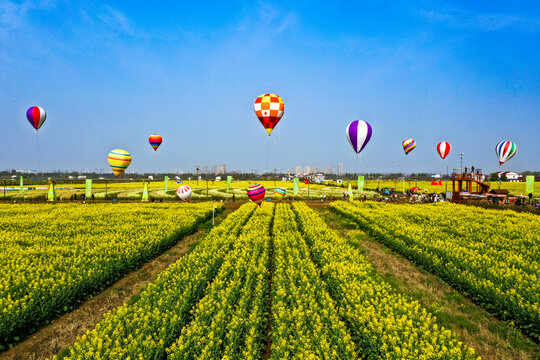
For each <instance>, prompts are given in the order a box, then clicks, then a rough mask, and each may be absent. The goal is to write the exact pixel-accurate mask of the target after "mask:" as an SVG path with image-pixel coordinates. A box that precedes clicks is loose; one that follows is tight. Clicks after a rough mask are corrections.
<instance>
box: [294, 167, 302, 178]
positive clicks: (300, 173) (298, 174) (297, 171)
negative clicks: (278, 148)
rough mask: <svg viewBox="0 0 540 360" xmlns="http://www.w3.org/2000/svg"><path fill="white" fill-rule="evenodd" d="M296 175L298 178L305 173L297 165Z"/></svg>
mask: <svg viewBox="0 0 540 360" xmlns="http://www.w3.org/2000/svg"><path fill="white" fill-rule="evenodd" d="M294 173H295V174H296V176H302V175H303V174H304V172H303V170H302V166H300V165H297V166H296V171H295V172H294Z"/></svg>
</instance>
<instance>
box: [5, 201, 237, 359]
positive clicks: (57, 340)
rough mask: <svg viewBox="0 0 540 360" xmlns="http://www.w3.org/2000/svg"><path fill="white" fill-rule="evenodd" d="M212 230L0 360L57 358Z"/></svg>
mask: <svg viewBox="0 0 540 360" xmlns="http://www.w3.org/2000/svg"><path fill="white" fill-rule="evenodd" d="M231 211H232V209H229V208H228V209H227V210H225V211H223V212H222V213H221V214H219V215H217V216H216V219H215V221H216V225H217V224H218V223H219V222H221V221H222V220H223V219H224V218H225V217H226V216H227V214H228V213H230V212H231ZM211 226H212V219H210V220H208V221H207V222H206V223H204V224H202V225H201V226H200V227H199V230H197V231H196V232H195V233H193V234H191V235H188V236H185V237H183V238H182V239H180V240H179V241H178V243H176V244H175V245H173V246H172V247H171V248H170V249H169V250H167V251H165V252H164V253H163V254H161V255H159V256H158V257H156V258H154V259H153V260H151V261H150V262H147V263H146V264H144V265H143V266H141V267H140V268H139V269H137V270H135V271H132V272H131V273H129V274H127V275H126V276H124V277H123V278H122V279H120V280H118V281H117V282H115V283H114V284H112V285H111V286H109V287H108V288H106V289H105V290H103V291H102V292H101V293H99V294H97V295H96V296H94V297H93V298H92V299H90V300H88V301H86V302H84V303H82V304H81V305H80V306H79V307H77V308H76V309H75V310H73V311H71V312H70V313H67V314H64V315H62V316H60V317H58V318H57V319H55V320H53V321H52V322H51V323H50V324H49V325H46V326H44V327H42V328H41V329H40V330H38V331H37V332H36V333H34V334H32V335H30V336H29V337H28V338H27V339H26V340H24V341H22V342H20V343H19V344H17V345H15V346H14V347H13V348H12V349H10V350H8V351H6V352H4V353H1V354H0V360H37V359H45V358H48V357H51V356H53V355H55V354H57V353H58V352H59V351H60V350H62V349H64V348H66V347H68V346H69V345H71V344H72V343H73V342H75V340H76V339H77V337H78V336H80V335H82V334H84V333H85V332H86V331H87V330H89V329H93V328H94V327H95V325H96V324H97V323H98V322H99V321H100V320H101V318H102V317H103V315H104V314H105V313H106V312H108V311H110V310H112V309H114V308H116V307H118V306H120V305H122V304H123V303H125V302H127V301H128V300H129V299H130V298H131V297H132V296H133V295H136V294H138V293H139V292H140V291H141V290H142V289H143V287H144V286H146V284H148V283H149V282H151V281H152V280H154V279H155V278H156V277H157V275H158V274H159V273H160V272H162V271H163V270H165V269H166V268H167V267H168V266H169V265H171V264H172V263H174V262H175V261H177V260H178V259H180V258H181V257H182V256H183V255H184V254H186V253H187V252H188V251H189V250H190V248H191V247H192V245H194V244H195V243H196V242H197V241H198V240H199V238H200V237H201V236H202V235H203V234H205V233H206V232H207V231H208V229H209V228H211Z"/></svg>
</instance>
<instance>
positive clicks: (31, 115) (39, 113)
mask: <svg viewBox="0 0 540 360" xmlns="http://www.w3.org/2000/svg"><path fill="white" fill-rule="evenodd" d="M26 118H27V119H28V121H29V122H30V124H32V126H33V127H34V129H36V130H38V129H39V128H40V127H41V125H43V123H44V122H45V119H46V118H47V113H46V112H45V110H43V109H42V108H40V107H39V106H31V107H29V108H28V110H26Z"/></svg>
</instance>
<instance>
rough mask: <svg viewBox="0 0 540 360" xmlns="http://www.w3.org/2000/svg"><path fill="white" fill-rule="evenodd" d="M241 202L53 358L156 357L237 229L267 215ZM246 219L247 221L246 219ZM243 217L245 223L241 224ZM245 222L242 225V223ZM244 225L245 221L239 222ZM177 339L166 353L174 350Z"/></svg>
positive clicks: (185, 321)
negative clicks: (126, 301) (191, 247)
mask: <svg viewBox="0 0 540 360" xmlns="http://www.w3.org/2000/svg"><path fill="white" fill-rule="evenodd" d="M255 207H256V205H254V204H246V205H244V206H242V207H241V208H240V209H238V210H237V211H235V212H234V213H233V214H231V215H229V216H228V217H227V218H226V219H225V220H224V221H223V222H222V223H221V224H220V225H219V226H217V227H216V228H214V229H213V230H212V231H211V232H210V234H208V236H207V237H205V238H204V239H203V240H202V241H201V242H200V243H199V244H198V245H197V246H196V247H195V249H194V250H193V251H192V252H190V253H189V254H188V255H186V256H184V257H183V258H181V259H180V260H179V261H177V262H176V263H174V264H173V265H171V266H169V267H168V268H167V269H166V270H165V271H164V272H162V273H161V274H160V275H159V276H158V278H157V279H156V280H155V281H154V282H152V283H150V284H149V285H148V286H147V287H146V288H145V289H144V290H143V291H142V293H141V295H140V298H139V299H137V300H136V301H135V302H134V303H132V304H125V305H123V306H121V307H120V308H118V309H116V310H114V311H111V312H109V313H108V314H107V315H105V317H104V318H103V320H102V321H100V322H99V323H98V324H97V325H96V327H95V328H94V329H93V330H89V331H88V332H87V333H86V334H84V335H83V336H81V337H80V338H79V339H78V341H77V342H76V343H75V344H73V345H72V346H71V347H70V348H68V349H67V350H66V351H64V352H62V353H61V354H60V356H58V357H55V358H57V359H60V358H64V359H120V358H122V359H127V358H131V359H159V358H162V357H164V356H165V354H166V349H167V348H169V347H170V346H171V345H172V344H173V343H174V342H175V341H176V340H177V339H178V337H179V336H180V334H181V331H182V328H183V327H184V326H186V325H187V324H188V323H189V321H190V319H191V317H192V315H191V311H192V308H193V307H194V306H195V305H196V304H197V303H198V302H199V301H200V300H201V299H202V298H203V297H205V295H206V293H207V291H206V289H207V287H208V284H209V282H210V281H211V280H212V279H213V278H214V277H215V276H216V274H217V273H218V271H219V269H220V267H221V265H222V264H223V262H224V261H225V259H226V257H227V255H228V254H229V253H230V252H231V250H232V249H233V248H234V246H235V242H236V239H237V238H238V237H239V236H241V234H242V233H247V232H250V231H252V230H253V231H256V229H258V228H259V227H260V226H261V221H264V220H267V221H268V222H269V219H268V216H258V215H259V213H261V212H264V213H266V212H267V210H268V209H267V207H265V208H263V209H258V211H257V212H256V213H255V216H253V217H252V218H251V220H250V216H251V214H252V213H253V211H254V210H255ZM248 220H249V222H248ZM246 222H248V223H247V224H246ZM245 224H246V225H245ZM244 225H245V226H244ZM181 350H182V349H181V344H178V345H176V346H174V348H173V349H171V350H170V351H171V352H177V351H178V352H180V351H181Z"/></svg>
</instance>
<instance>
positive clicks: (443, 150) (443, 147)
mask: <svg viewBox="0 0 540 360" xmlns="http://www.w3.org/2000/svg"><path fill="white" fill-rule="evenodd" d="M451 149H452V146H451V145H450V143H448V142H446V141H443V142H440V143H438V144H437V152H438V153H439V156H440V157H441V158H443V159H444V158H446V157H447V156H448V154H449V153H450V150H451Z"/></svg>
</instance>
